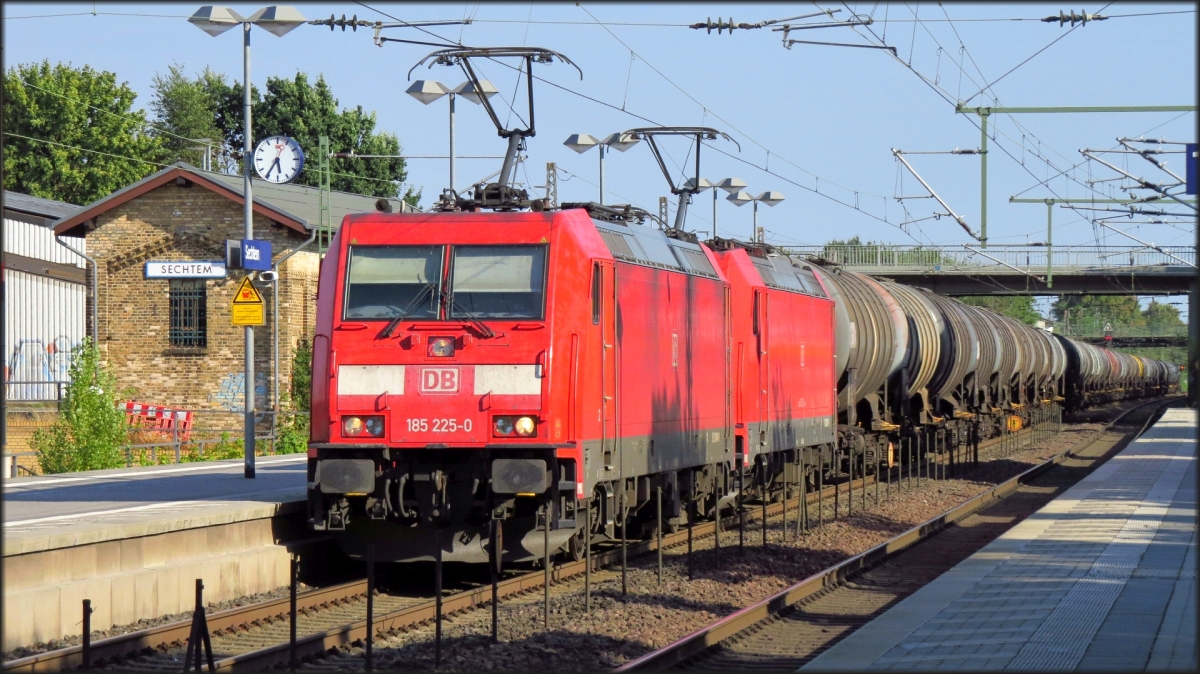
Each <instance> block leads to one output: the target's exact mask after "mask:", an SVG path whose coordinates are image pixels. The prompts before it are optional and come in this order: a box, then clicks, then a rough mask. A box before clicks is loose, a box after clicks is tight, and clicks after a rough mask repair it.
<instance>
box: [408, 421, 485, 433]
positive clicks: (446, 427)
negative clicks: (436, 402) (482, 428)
mask: <svg viewBox="0 0 1200 674" xmlns="http://www.w3.org/2000/svg"><path fill="white" fill-rule="evenodd" d="M407 423H408V431H409V432H410V433H457V432H459V431H464V432H467V433H470V432H471V420H470V419H461V420H460V419H419V418H411V419H408V420H407Z"/></svg>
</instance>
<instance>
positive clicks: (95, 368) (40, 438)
mask: <svg viewBox="0 0 1200 674" xmlns="http://www.w3.org/2000/svg"><path fill="white" fill-rule="evenodd" d="M71 355H72V358H71V369H70V374H69V376H70V378H71V383H70V384H68V385H67V388H66V393H65V394H64V395H63V399H62V403H61V404H60V406H59V413H60V417H59V420H58V421H57V422H56V423H55V424H54V425H53V426H51V427H49V428H46V429H38V431H36V432H35V433H34V435H33V439H32V442H31V443H30V444H31V446H32V447H33V449H34V451H35V452H37V460H38V465H39V466H41V469H42V472H43V473H46V474H49V473H69V472H74V471H80V470H99V469H103V468H119V467H121V466H124V465H125V456H124V452H123V450H122V448H123V447H124V446H125V445H126V444H127V443H128V439H129V427H128V425H127V424H126V421H125V411H124V410H123V409H121V408H119V407H117V390H116V389H117V379H116V377H115V376H113V374H112V372H110V371H109V370H108V368H106V367H105V366H104V365H103V364H102V363H101V362H100V349H99V348H98V347H97V346H96V344H95V343H94V342H92V340H91V339H90V338H89V339H84V341H83V343H82V344H81V345H80V346H79V347H77V348H76V349H75V351H74V352H73V353H72V354H71Z"/></svg>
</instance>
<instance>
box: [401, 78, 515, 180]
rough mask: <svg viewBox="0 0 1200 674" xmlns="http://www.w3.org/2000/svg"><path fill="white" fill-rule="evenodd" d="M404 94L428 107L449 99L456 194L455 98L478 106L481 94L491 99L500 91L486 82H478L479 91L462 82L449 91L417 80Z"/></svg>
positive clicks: (441, 86) (438, 84) (451, 148)
mask: <svg viewBox="0 0 1200 674" xmlns="http://www.w3.org/2000/svg"><path fill="white" fill-rule="evenodd" d="M405 93H407V94H408V95H409V96H412V97H413V98H415V99H417V100H418V101H420V102H421V103H424V104H425V105H429V104H430V103H432V102H434V101H436V100H437V99H439V98H441V97H442V96H449V97H450V191H452V192H454V193H455V194H458V192H457V191H456V189H455V187H454V185H455V182H454V181H455V175H454V157H455V152H454V100H455V98H456V97H458V96H462V97H463V98H465V99H467V100H468V101H471V102H472V103H474V104H475V105H480V104H481V103H482V101H481V99H480V94H481V93H482V95H483V96H486V97H487V98H491V97H492V96H495V95H496V94H498V93H500V90H499V89H497V88H496V87H495V86H493V85H492V83H491V82H489V81H487V80H480V81H479V91H476V90H475V84H474V83H472V82H464V83H462V84H460V85H458V86H457V87H454V88H453V89H451V88H450V87H447V86H446V85H444V84H442V83H441V82H438V81H437V80H417V81H415V82H413V83H412V85H410V86H409V87H408V89H407V90H406V91H405Z"/></svg>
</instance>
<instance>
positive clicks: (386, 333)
mask: <svg viewBox="0 0 1200 674" xmlns="http://www.w3.org/2000/svg"><path fill="white" fill-rule="evenodd" d="M431 290H433V284H432V283H426V284H425V287H424V288H421V292H419V293H417V294H416V295H415V296H414V297H413V298H412V299H411V300H409V302H408V304H407V305H405V307H404V310H403V311H401V312H400V313H399V314H396V317H395V318H393V319H392V320H391V321H389V322H388V324H387V325H385V326H384V327H383V329H382V330H380V331H379V334H378V335H375V339H387V338H388V337H391V336H392V331H393V330H395V329H396V326H397V325H400V321H402V320H404V319H406V318H408V315H409V314H411V313H412V312H413V310H414V309H416V308H417V305H419V304H420V303H421V300H422V299H424V298H425V296H426V295H428V294H429V292H430V291H431Z"/></svg>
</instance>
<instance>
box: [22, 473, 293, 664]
mask: <svg viewBox="0 0 1200 674" xmlns="http://www.w3.org/2000/svg"><path fill="white" fill-rule="evenodd" d="M306 459H307V457H306V456H304V455H287V456H270V457H258V458H257V460H256V471H255V473H256V477H255V479H253V480H248V479H245V478H244V477H243V470H244V467H243V462H242V460H240V459H236V460H230V461H214V462H205V463H195V464H182V465H178V464H177V465H168V466H147V467H139V468H120V469H114V470H101V471H88V472H85V473H70V474H63V475H46V476H37V477H28V478H17V479H5V480H4V481H3V484H4V554H3V558H4V613H5V615H6V616H24V617H26V619H24V620H5V621H4V639H3V642H4V649H5V650H10V649H12V648H15V647H18V646H28V645H31V644H33V643H36V642H39V641H47V640H49V639H55V638H60V637H64V636H70V635H72V634H78V633H79V629H80V627H79V623H80V620H81V610H82V609H81V603H82V600H83V599H90V600H92V605H93V607H94V608H95V613H94V614H93V616H92V625H93V629H107V628H108V627H110V626H112V625H121V624H127V623H132V622H136V621H137V620H141V619H145V618H154V617H158V616H161V615H168V614H173V613H179V612H182V611H186V610H188V609H190V608H191V604H192V597H193V595H194V586H195V579H196V578H202V579H203V580H204V584H205V599H206V600H208V601H224V600H226V599H231V598H234V597H238V596H244V595H247V594H254V593H258V592H266V591H270V590H273V589H275V588H278V587H280V586H282V585H285V584H287V582H288V579H287V574H288V568H289V553H288V551H287V549H286V543H288V542H289V541H295V540H299V539H302V538H304V537H305V536H306V535H308V533H307V531H306V527H305V526H304V521H303V513H304V499H305V489H306V465H307V464H306Z"/></svg>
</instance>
